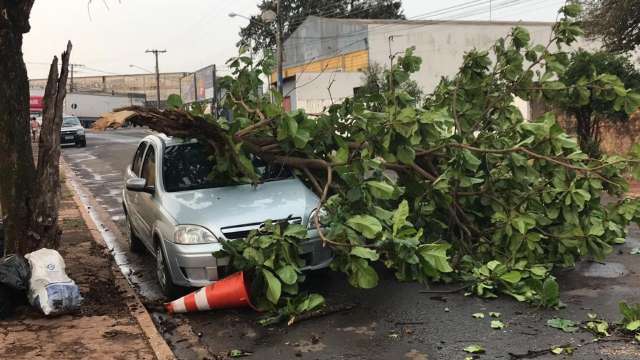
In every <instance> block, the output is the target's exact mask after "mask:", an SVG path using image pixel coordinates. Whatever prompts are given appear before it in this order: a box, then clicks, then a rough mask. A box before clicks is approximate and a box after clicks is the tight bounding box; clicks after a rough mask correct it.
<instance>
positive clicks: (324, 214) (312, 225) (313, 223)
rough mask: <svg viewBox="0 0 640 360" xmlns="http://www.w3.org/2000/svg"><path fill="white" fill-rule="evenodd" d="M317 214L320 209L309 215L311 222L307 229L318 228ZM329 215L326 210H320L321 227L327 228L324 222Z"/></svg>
mask: <svg viewBox="0 0 640 360" xmlns="http://www.w3.org/2000/svg"><path fill="white" fill-rule="evenodd" d="M316 212H318V209H313V211H311V215H309V221H308V223H307V229H315V228H316V219H315V217H316ZM327 215H328V214H327V210H326V209H325V208H320V225H321V226H322V227H325V225H324V224H323V221H324V220H325V219H326V217H327Z"/></svg>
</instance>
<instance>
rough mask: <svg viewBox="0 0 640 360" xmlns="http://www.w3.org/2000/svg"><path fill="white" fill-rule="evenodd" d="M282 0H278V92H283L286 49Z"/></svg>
mask: <svg viewBox="0 0 640 360" xmlns="http://www.w3.org/2000/svg"><path fill="white" fill-rule="evenodd" d="M280 15H281V14H280V0H276V43H277V46H278V92H279V93H280V94H282V83H283V82H284V78H283V74H282V73H283V71H282V66H283V65H282V63H283V62H284V49H283V48H282V17H281V16H280Z"/></svg>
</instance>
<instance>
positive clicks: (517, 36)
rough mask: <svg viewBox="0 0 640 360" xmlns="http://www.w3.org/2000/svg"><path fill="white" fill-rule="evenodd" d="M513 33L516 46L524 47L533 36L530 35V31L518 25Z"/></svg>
mask: <svg viewBox="0 0 640 360" xmlns="http://www.w3.org/2000/svg"><path fill="white" fill-rule="evenodd" d="M512 35H513V44H514V45H515V46H516V48H523V47H525V46H527V45H528V44H529V40H530V39H531V37H530V36H529V31H527V29H525V28H523V27H521V26H516V27H515V28H514V29H513V32H512Z"/></svg>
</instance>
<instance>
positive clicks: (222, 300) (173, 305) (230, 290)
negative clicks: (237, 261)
mask: <svg viewBox="0 0 640 360" xmlns="http://www.w3.org/2000/svg"><path fill="white" fill-rule="evenodd" d="M244 306H250V307H252V308H253V305H251V301H250V299H249V293H248V292H247V286H246V284H245V280H244V273H243V272H237V273H235V274H233V275H231V276H228V277H226V278H224V279H222V280H219V281H217V282H215V283H213V284H211V285H209V286H206V287H203V288H201V289H200V290H196V291H194V292H192V293H190V294H188V295H185V296H183V297H181V298H179V299H176V300H174V301H172V302H169V303H166V304H164V307H165V309H166V310H167V312H168V313H169V314H173V313H185V312H192V311H204V310H211V309H227V308H236V307H244Z"/></svg>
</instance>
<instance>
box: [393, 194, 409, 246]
mask: <svg viewBox="0 0 640 360" xmlns="http://www.w3.org/2000/svg"><path fill="white" fill-rule="evenodd" d="M407 216H409V203H408V202H407V200H406V199H405V200H402V202H401V203H400V205H398V209H396V211H395V212H394V213H393V236H394V237H395V236H396V235H397V234H398V231H399V230H400V228H402V227H403V226H404V225H405V224H406V223H407Z"/></svg>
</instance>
